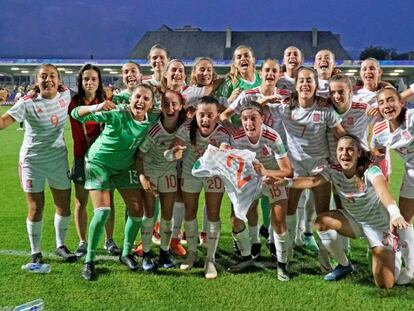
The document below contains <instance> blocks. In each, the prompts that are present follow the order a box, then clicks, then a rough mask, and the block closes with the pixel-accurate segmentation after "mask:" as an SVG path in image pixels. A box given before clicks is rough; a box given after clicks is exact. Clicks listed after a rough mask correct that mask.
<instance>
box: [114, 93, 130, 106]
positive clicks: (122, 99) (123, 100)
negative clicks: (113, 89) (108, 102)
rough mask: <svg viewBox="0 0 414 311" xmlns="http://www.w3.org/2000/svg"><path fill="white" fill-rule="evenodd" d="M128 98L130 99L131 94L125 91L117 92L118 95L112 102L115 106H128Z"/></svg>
mask: <svg viewBox="0 0 414 311" xmlns="http://www.w3.org/2000/svg"><path fill="white" fill-rule="evenodd" d="M130 97H131V93H129V92H128V90H127V89H125V90H122V91H121V92H119V94H117V95H115V96H114V97H113V98H112V102H113V103H114V104H115V105H121V104H125V105H128V104H129V99H130Z"/></svg>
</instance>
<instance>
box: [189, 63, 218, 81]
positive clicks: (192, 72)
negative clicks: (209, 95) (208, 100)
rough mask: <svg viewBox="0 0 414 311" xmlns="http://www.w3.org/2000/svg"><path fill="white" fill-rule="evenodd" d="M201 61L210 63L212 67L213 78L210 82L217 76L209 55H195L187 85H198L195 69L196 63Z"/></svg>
mask: <svg viewBox="0 0 414 311" xmlns="http://www.w3.org/2000/svg"><path fill="white" fill-rule="evenodd" d="M202 61H207V62H209V63H210V64H211V67H212V68H213V79H212V80H211V82H213V81H215V80H217V78H218V76H217V73H216V70H215V69H214V63H213V60H212V59H211V58H210V57H197V58H196V59H195V61H194V65H193V68H192V69H191V75H190V83H189V85H197V86H198V85H199V83H198V81H197V77H196V69H197V66H198V64H199V63H200V62H202Z"/></svg>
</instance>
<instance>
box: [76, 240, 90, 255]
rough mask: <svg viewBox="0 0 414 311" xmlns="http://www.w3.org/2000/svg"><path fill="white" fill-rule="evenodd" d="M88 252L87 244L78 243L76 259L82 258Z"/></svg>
mask: <svg viewBox="0 0 414 311" xmlns="http://www.w3.org/2000/svg"><path fill="white" fill-rule="evenodd" d="M87 252H88V243H86V242H80V243H79V246H78V248H77V249H76V251H75V255H76V257H78V258H80V257H82V256H85V255H86V253H87Z"/></svg>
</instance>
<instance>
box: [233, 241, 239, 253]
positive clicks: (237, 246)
mask: <svg viewBox="0 0 414 311" xmlns="http://www.w3.org/2000/svg"><path fill="white" fill-rule="evenodd" d="M233 254H234V255H235V256H241V252H240V249H239V245H238V244H237V241H236V240H235V239H233Z"/></svg>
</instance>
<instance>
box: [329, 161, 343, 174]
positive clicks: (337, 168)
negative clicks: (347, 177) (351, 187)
mask: <svg viewBox="0 0 414 311" xmlns="http://www.w3.org/2000/svg"><path fill="white" fill-rule="evenodd" d="M330 166H331V168H332V169H334V170H335V171H338V172H342V166H341V165H339V164H336V163H332V164H331V165H330Z"/></svg>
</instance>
